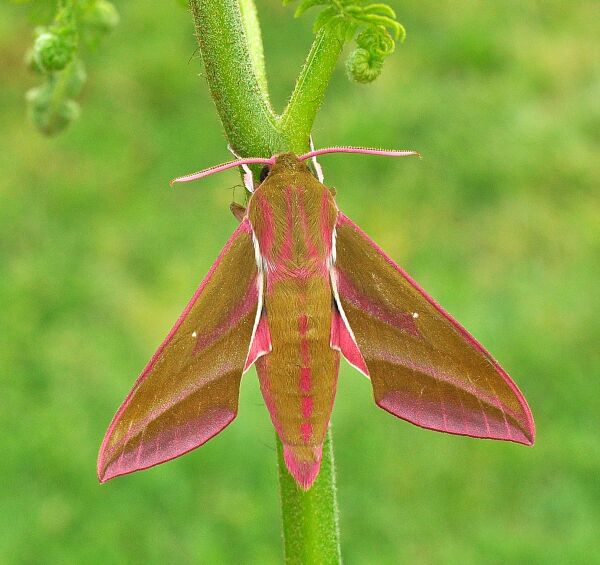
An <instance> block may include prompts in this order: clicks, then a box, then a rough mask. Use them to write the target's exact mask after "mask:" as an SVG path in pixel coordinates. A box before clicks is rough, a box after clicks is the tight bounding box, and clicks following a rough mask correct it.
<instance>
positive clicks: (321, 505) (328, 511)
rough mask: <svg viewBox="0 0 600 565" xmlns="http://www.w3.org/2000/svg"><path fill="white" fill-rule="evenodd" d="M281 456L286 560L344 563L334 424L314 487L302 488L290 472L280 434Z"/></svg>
mask: <svg viewBox="0 0 600 565" xmlns="http://www.w3.org/2000/svg"><path fill="white" fill-rule="evenodd" d="M277 459H278V463H279V486H280V491H281V513H282V518H283V541H284V550H285V562H286V563H287V564H288V565H303V564H307V563H322V564H326V565H330V564H331V565H333V564H336V563H341V554H340V536H339V526H338V508H337V498H336V489H335V466H334V460H333V443H332V436H331V428H330V429H329V430H327V436H326V438H325V445H324V446H323V460H322V462H321V471H320V472H319V476H318V477H317V480H316V481H315V482H314V484H313V486H312V487H311V489H310V490H308V491H306V492H305V491H303V490H301V489H300V488H299V487H298V485H297V484H296V481H294V479H293V477H292V476H291V475H290V474H289V473H288V471H287V469H286V467H285V462H284V460H283V446H282V444H281V441H280V440H279V438H278V437H277Z"/></svg>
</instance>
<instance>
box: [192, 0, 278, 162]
mask: <svg viewBox="0 0 600 565" xmlns="http://www.w3.org/2000/svg"><path fill="white" fill-rule="evenodd" d="M190 8H191V10H192V15H193V18H194V24H195V27H196V37H197V39H198V43H199V45H200V53H201V55H202V60H203V62H204V70H205V73H206V80H207V82H208V86H209V89H210V93H211V95H212V98H213V100H214V102H215V105H216V107H217V112H218V113H219V116H220V118H221V122H222V123H223V128H224V129H225V134H226V136H227V139H228V141H229V144H230V145H231V147H232V149H233V150H234V151H235V152H236V153H237V154H238V155H240V156H242V157H248V156H255V157H270V156H271V155H272V154H273V152H274V151H276V150H280V149H281V145H282V144H281V140H280V138H281V136H280V134H279V128H278V127H277V123H276V117H275V115H274V114H273V111H272V110H271V106H270V104H269V102H268V100H267V99H266V97H265V96H264V94H263V90H262V89H261V86H260V84H259V82H258V80H257V78H256V74H255V68H254V64H253V58H252V57H251V56H250V50H249V47H248V40H247V36H246V29H245V26H244V23H243V20H242V15H241V11H240V6H239V2H238V0H191V1H190ZM254 43H255V44H256V37H255V38H254ZM258 59H259V57H257V56H255V57H254V60H258Z"/></svg>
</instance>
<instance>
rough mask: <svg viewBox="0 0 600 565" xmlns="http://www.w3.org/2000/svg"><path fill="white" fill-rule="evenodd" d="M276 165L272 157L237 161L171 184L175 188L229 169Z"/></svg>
mask: <svg viewBox="0 0 600 565" xmlns="http://www.w3.org/2000/svg"><path fill="white" fill-rule="evenodd" d="M274 163H275V158H274V157H270V158H269V159H265V158H264V157H250V158H248V159H237V160H236V161H228V162H227V163H221V164H220V165H214V166H213V167H208V168H207V169H202V170H201V171H198V172H197V173H191V174H189V175H184V176H182V177H177V178H175V179H173V180H172V181H171V182H170V183H169V184H170V185H171V186H173V185H174V184H175V183H176V182H189V181H192V180H197V179H201V178H204V177H208V176H210V175H214V174H215V173H220V172H221V171H226V170H227V169H233V168H234V167H243V166H244V165H273V164H274Z"/></svg>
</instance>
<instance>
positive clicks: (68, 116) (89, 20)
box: [25, 0, 119, 135]
mask: <svg viewBox="0 0 600 565" xmlns="http://www.w3.org/2000/svg"><path fill="white" fill-rule="evenodd" d="M39 14H40V13H39V12H37V13H36V16H37V17H38V19H39ZM46 17H47V20H46V21H45V22H44V24H45V25H43V26H39V27H37V28H36V29H35V31H34V36H35V39H34V42H33V46H32V47H31V49H30V50H29V51H28V52H27V54H26V56H25V62H26V64H27V66H28V67H29V68H30V69H31V70H32V71H34V72H35V73H37V74H39V75H41V76H42V78H43V81H44V82H43V83H42V84H41V85H40V86H38V87H36V88H33V89H31V90H30V91H29V92H28V93H27V95H26V99H27V104H28V109H29V116H30V118H31V121H32V122H33V124H34V125H35V127H36V128H37V129H38V130H39V131H41V132H42V133H44V134H46V135H53V134H56V133H58V132H60V131H62V130H63V129H65V128H66V127H67V126H68V125H69V124H70V123H71V122H73V121H74V120H75V119H77V117H78V116H79V114H80V110H79V105H78V104H77V102H76V101H75V99H76V98H77V97H78V96H79V94H80V91H81V88H82V86H83V83H84V82H85V79H86V73H85V68H84V65H83V62H82V60H81V56H80V51H81V50H82V46H87V47H89V48H95V47H96V46H97V45H98V44H99V42H100V40H101V39H102V38H103V37H104V36H105V35H107V34H108V33H109V32H110V31H112V30H113V29H114V27H115V26H116V25H117V24H118V22H119V13H118V12H117V9H116V8H115V6H114V5H113V4H112V3H111V2H109V1H108V0H77V1H76V0H59V1H58V2H56V3H55V7H54V12H53V13H52V15H50V16H48V15H47V16H46ZM48 20H49V21H48Z"/></svg>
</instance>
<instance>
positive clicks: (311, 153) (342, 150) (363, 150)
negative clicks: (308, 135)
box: [298, 146, 421, 161]
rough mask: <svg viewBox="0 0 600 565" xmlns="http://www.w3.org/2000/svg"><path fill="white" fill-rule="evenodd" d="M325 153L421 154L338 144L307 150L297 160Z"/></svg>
mask: <svg viewBox="0 0 600 565" xmlns="http://www.w3.org/2000/svg"><path fill="white" fill-rule="evenodd" d="M327 153H359V154H363V155H381V156H383V157H410V156H412V155H415V156H417V157H420V156H421V154H420V153H419V152H417V151H407V150H400V149H375V148H372V147H351V146H340V147H324V148H323V149H315V150H313V151H309V152H308V153H305V154H304V155H300V157H298V160H299V161H305V160H306V159H313V158H314V157H318V156H319V155H326V154H327Z"/></svg>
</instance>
